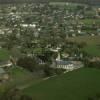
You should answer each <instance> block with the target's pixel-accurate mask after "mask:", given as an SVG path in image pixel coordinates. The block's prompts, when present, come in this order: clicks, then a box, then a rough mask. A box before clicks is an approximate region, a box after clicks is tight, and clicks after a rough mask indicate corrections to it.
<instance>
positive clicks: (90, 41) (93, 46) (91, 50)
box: [69, 36, 100, 56]
mask: <svg viewBox="0 0 100 100" xmlns="http://www.w3.org/2000/svg"><path fill="white" fill-rule="evenodd" d="M69 40H70V41H74V42H77V43H81V42H85V43H86V46H85V47H84V48H83V49H82V50H83V51H85V52H87V53H88V54H89V55H91V56H100V36H78V37H71V38H69Z"/></svg>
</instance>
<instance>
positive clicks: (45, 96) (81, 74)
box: [24, 68, 100, 100]
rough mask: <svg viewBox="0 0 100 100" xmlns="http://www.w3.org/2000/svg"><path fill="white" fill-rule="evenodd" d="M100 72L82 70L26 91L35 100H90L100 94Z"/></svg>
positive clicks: (87, 69)
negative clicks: (89, 98) (89, 99)
mask: <svg viewBox="0 0 100 100" xmlns="http://www.w3.org/2000/svg"><path fill="white" fill-rule="evenodd" d="M98 87H100V70H98V69H89V68H82V69H78V70H75V71H72V72H68V73H67V74H63V75H60V76H56V77H52V78H50V79H48V80H45V81H42V82H40V83H38V84H35V85H32V86H31V87H29V88H26V89H24V93H25V94H28V95H30V96H32V97H33V100H88V97H93V96H95V95H96V94H100V89H99V88H98Z"/></svg>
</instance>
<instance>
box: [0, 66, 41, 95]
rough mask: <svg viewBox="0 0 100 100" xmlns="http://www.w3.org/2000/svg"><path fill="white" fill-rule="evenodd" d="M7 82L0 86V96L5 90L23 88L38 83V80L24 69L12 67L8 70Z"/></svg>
mask: <svg viewBox="0 0 100 100" xmlns="http://www.w3.org/2000/svg"><path fill="white" fill-rule="evenodd" d="M8 74H9V80H8V81H7V82H5V83H3V84H2V83H1V84H0V94H2V93H3V91H5V90H6V89H7V88H13V87H14V88H19V89H22V88H25V87H27V86H29V85H31V84H33V83H36V82H38V81H40V80H41V79H40V78H35V77H34V75H33V74H32V73H31V72H29V71H27V70H26V69H23V68H20V67H12V68H10V69H9V70H8Z"/></svg>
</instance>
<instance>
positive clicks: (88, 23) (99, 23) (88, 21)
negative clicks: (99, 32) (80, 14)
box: [80, 19, 100, 25]
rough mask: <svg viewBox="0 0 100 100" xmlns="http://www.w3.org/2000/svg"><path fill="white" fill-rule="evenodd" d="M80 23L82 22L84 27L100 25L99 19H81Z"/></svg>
mask: <svg viewBox="0 0 100 100" xmlns="http://www.w3.org/2000/svg"><path fill="white" fill-rule="evenodd" d="M80 21H81V22H83V23H84V24H85V25H92V24H96V25H100V19H82V20H80Z"/></svg>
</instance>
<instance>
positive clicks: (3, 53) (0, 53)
mask: <svg viewBox="0 0 100 100" xmlns="http://www.w3.org/2000/svg"><path fill="white" fill-rule="evenodd" d="M9 55H10V53H9V51H8V50H5V49H0V60H7V59H8V58H9Z"/></svg>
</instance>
